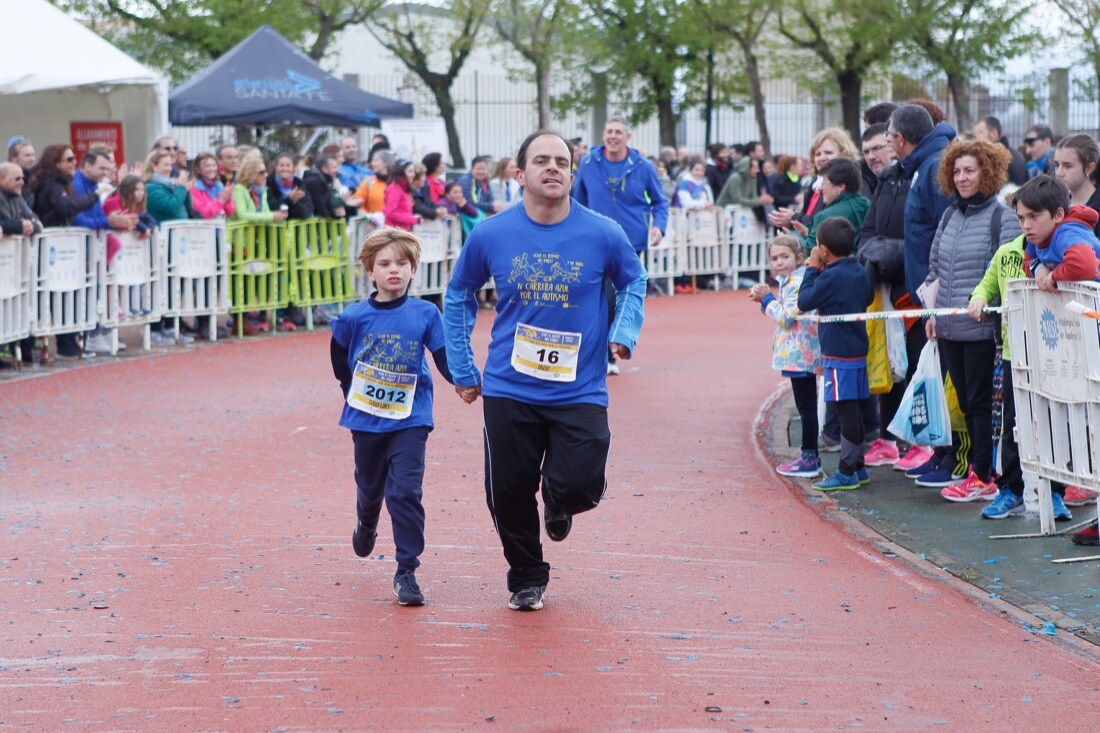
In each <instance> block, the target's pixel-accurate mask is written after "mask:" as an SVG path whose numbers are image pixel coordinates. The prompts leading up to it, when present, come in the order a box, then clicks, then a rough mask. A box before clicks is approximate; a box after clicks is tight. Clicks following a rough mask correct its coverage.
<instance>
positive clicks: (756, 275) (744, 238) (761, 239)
mask: <svg viewBox="0 0 1100 733" xmlns="http://www.w3.org/2000/svg"><path fill="white" fill-rule="evenodd" d="M725 217H726V219H725V223H724V226H723V228H722V231H723V233H724V234H725V235H726V243H727V245H726V246H727V249H726V252H727V258H728V260H727V261H728V262H729V274H730V276H731V277H732V278H733V282H734V287H737V283H738V282H739V281H740V279H741V278H742V277H751V278H752V279H754V280H756V281H757V282H764V281H765V280H767V277H768V272H769V270H770V266H769V263H768V243H769V241H770V239H771V238H770V237H769V236H768V228H767V227H766V226H764V225H763V224H761V223H760V221H759V220H758V219H757V218H756V215H755V214H754V213H753V212H752V209H750V208H748V207H745V206H727V207H726V210H725Z"/></svg>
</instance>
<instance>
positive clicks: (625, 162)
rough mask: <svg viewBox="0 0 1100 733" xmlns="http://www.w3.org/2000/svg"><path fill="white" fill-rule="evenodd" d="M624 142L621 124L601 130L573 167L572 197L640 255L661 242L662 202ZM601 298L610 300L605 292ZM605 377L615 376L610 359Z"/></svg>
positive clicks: (646, 168)
mask: <svg viewBox="0 0 1100 733" xmlns="http://www.w3.org/2000/svg"><path fill="white" fill-rule="evenodd" d="M629 142H630V127H629V126H628V125H627V124H626V120H624V119H623V118H622V117H612V118H611V119H609V120H608V121H607V124H606V125H604V128H603V145H597V146H596V147H594V148H592V150H591V152H590V153H589V154H588V155H586V156H584V158H582V159H581V162H580V165H579V166H578V167H577V180H576V184H575V185H574V190H573V198H575V199H576V200H577V202H578V203H579V204H580V205H581V206H587V207H589V208H590V209H592V210H593V211H596V212H598V213H600V214H603V215H604V216H606V217H608V218H609V219H612V220H614V221H616V222H618V223H619V226H621V227H622V228H623V231H624V232H626V236H627V239H629V240H630V244H631V246H633V247H634V250H635V251H636V252H639V253H641V252H644V251H645V250H646V249H648V248H649V247H655V246H657V245H658V244H660V243H661V238H662V237H664V232H665V229H666V228H667V226H668V199H666V198H665V194H664V191H663V190H662V189H661V181H660V179H659V178H658V177H657V169H656V168H655V167H654V166H653V164H652V163H650V162H649V160H647V159H646V157H645V156H643V155H642V154H641V152H639V151H638V150H635V149H634V148H631V147H629V146H628V143H629ZM607 297H608V299H609V300H611V297H612V294H611V289H610V288H608V295H607ZM607 373H608V374H618V373H619V367H618V366H617V365H616V364H615V356H614V354H612V355H611V358H610V359H609V360H608V364H607Z"/></svg>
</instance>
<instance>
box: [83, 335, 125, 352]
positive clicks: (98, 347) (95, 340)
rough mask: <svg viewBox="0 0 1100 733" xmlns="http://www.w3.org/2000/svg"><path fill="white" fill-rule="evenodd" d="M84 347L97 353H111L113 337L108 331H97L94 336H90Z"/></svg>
mask: <svg viewBox="0 0 1100 733" xmlns="http://www.w3.org/2000/svg"><path fill="white" fill-rule="evenodd" d="M121 345H122V344H119V346H121ZM84 348H85V349H87V350H88V351H93V352H95V353H97V354H110V353H111V339H110V337H108V336H107V334H106V333H97V334H95V335H94V336H89V337H88V340H87V342H86V343H85V344H84Z"/></svg>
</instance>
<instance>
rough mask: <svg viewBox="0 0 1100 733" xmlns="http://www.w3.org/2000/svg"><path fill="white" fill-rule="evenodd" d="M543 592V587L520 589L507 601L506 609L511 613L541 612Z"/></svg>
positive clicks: (544, 588) (544, 590) (544, 589)
mask: <svg viewBox="0 0 1100 733" xmlns="http://www.w3.org/2000/svg"><path fill="white" fill-rule="evenodd" d="M545 592H546V586H545V585H533V586H531V587H530V588H521V589H519V590H517V591H516V592H515V593H513V594H512V597H511V598H510V599H508V608H510V609H512V610H513V611H540V610H542V594H543V593H545Z"/></svg>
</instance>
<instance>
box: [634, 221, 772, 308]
mask: <svg viewBox="0 0 1100 733" xmlns="http://www.w3.org/2000/svg"><path fill="white" fill-rule="evenodd" d="M770 242H771V235H770V234H769V232H768V228H767V227H766V226H764V225H763V224H761V223H760V222H759V221H757V219H756V216H755V215H754V214H753V213H752V209H749V208H747V207H744V206H728V207H726V208H725V209H714V210H711V211H705V210H695V211H685V210H684V209H679V208H674V209H672V210H671V211H670V212H669V216H668V227H667V229H666V231H665V236H664V238H663V239H662V240H661V243H660V244H659V245H658V246H656V247H651V248H650V249H648V250H646V251H645V252H644V253H643V255H642V257H643V261H644V262H645V266H646V271H647V272H648V273H649V279H650V281H651V282H654V283H655V284H658V283H659V284H662V285H663V287H661V290H663V291H665V292H667V293H668V294H669V295H671V294H672V293H673V288H672V283H673V279H674V278H677V277H681V276H690V277H692V278H693V279H694V278H699V277H707V278H710V279H711V284H712V285H713V286H714V287H715V288H718V287H720V286H721V285H722V279H723V278H726V279H727V280H728V282H729V283H730V285H731V286H732V287H733V288H735V289H736V288H738V287H740V286H741V285H740V283H741V280H742V278H751V279H752V280H754V281H756V282H765V281H766V280H767V278H768V272H769V269H770V266H769V264H768V244H769V243H770Z"/></svg>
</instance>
